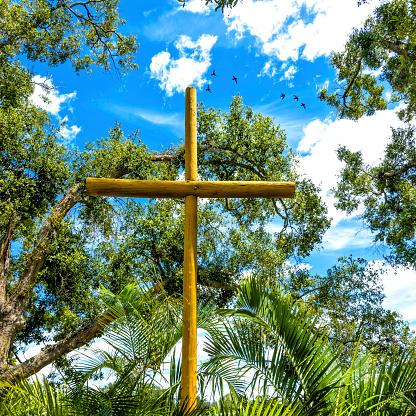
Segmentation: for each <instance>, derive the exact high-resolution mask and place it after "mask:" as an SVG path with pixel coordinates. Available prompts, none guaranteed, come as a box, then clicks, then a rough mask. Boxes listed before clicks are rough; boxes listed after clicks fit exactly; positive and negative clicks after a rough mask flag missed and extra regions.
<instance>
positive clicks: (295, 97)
mask: <svg viewBox="0 0 416 416" xmlns="http://www.w3.org/2000/svg"><path fill="white" fill-rule="evenodd" d="M211 76H214V77H216V76H217V74H216V73H215V69H214V70H213V71H212V74H211ZM233 81H235V83H236V84H237V77H235V76H234V75H233ZM205 91H208V92H211V88H209V84H208V85H207V88H206V90H205ZM280 97H282V100H283V99H284V98H285V97H286V95H285V94H283V93H282V94H280ZM293 97H294V98H293V99H294V100H296V101H298V102H299V97H298V96H297V95H293ZM300 106H301V107H303V108H304V109H305V110H306V105H305V104H304V103H301V105H300Z"/></svg>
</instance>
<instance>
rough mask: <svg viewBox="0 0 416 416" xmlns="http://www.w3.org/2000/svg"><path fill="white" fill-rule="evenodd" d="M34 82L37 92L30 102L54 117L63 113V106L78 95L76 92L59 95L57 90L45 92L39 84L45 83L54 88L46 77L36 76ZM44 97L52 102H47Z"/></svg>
mask: <svg viewBox="0 0 416 416" xmlns="http://www.w3.org/2000/svg"><path fill="white" fill-rule="evenodd" d="M33 81H34V82H36V85H35V91H34V92H33V94H32V95H31V96H30V100H31V101H32V103H33V104H35V105H36V106H38V107H40V108H42V109H43V110H46V111H47V112H48V113H51V114H52V115H54V116H58V114H59V112H60V111H61V105H62V104H64V103H69V102H70V101H71V100H72V99H74V98H75V97H76V95H77V93H76V91H74V92H71V93H69V94H59V92H58V91H57V90H56V89H52V90H49V91H45V90H44V89H43V88H42V87H41V86H40V85H38V84H42V83H44V84H46V85H47V86H49V87H52V82H51V80H50V79H47V78H46V77H41V76H39V75H35V76H34V77H33ZM42 96H46V97H47V98H48V100H49V101H50V102H49V103H47V102H45V101H44V99H43V98H42ZM70 111H71V109H70Z"/></svg>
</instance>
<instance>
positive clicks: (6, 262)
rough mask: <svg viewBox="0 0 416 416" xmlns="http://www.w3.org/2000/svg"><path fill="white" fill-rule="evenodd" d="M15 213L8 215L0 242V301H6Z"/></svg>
mask: <svg viewBox="0 0 416 416" xmlns="http://www.w3.org/2000/svg"><path fill="white" fill-rule="evenodd" d="M16 218H17V213H16V212H13V213H12V215H10V219H9V223H8V224H7V228H6V232H5V234H4V236H3V238H2V239H1V243H0V302H5V301H6V287H7V280H8V274H9V266H10V255H11V253H10V247H11V243H12V236H13V230H14V227H15V225H16Z"/></svg>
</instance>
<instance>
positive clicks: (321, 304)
mask: <svg viewBox="0 0 416 416" xmlns="http://www.w3.org/2000/svg"><path fill="white" fill-rule="evenodd" d="M380 274H381V272H380V270H378V269H377V268H376V267H374V266H372V265H371V264H369V263H367V261H366V260H364V259H362V258H358V259H354V258H353V257H352V256H349V257H341V258H339V259H338V261H337V263H336V264H335V265H334V266H333V267H331V268H330V269H328V270H327V274H326V275H318V274H315V275H311V273H310V271H309V270H307V269H305V268H302V267H294V268H291V269H289V271H288V272H287V271H285V272H284V273H283V276H282V277H281V278H280V279H279V281H280V282H281V284H282V285H283V287H284V288H285V290H287V291H288V292H289V293H291V295H292V296H293V298H294V299H295V300H297V301H300V302H302V303H304V304H305V305H306V306H307V307H308V308H310V309H311V310H313V311H314V312H315V313H316V314H318V315H320V316H322V319H325V322H326V326H325V332H326V334H327V337H328V339H329V340H331V342H332V343H333V345H335V346H336V347H337V348H340V351H341V358H342V360H343V364H344V365H345V364H346V365H349V364H348V363H350V360H351V359H352V357H353V356H354V354H355V353H356V346H357V343H358V342H359V344H360V350H362V351H371V352H372V353H374V354H375V355H378V356H383V355H384V354H386V353H387V354H391V353H392V352H393V351H394V350H400V351H402V350H410V349H412V348H414V337H413V331H411V330H410V328H409V325H408V323H407V322H404V321H403V319H402V318H401V316H400V314H398V312H396V311H391V310H386V309H384V308H383V306H382V302H383V300H384V299H385V297H386V296H385V295H384V293H383V285H382V283H381V279H380Z"/></svg>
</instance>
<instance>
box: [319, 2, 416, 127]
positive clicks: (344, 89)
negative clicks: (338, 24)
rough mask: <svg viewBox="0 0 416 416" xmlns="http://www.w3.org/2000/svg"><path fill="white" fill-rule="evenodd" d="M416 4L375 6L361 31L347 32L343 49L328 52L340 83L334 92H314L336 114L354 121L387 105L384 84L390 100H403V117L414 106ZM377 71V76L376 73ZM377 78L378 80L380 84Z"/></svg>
mask: <svg viewBox="0 0 416 416" xmlns="http://www.w3.org/2000/svg"><path fill="white" fill-rule="evenodd" d="M415 12H416V5H415V4H414V2H413V1H409V0H393V1H391V2H388V3H385V4H383V5H381V6H380V7H378V8H377V9H376V10H375V11H374V15H373V16H372V17H370V18H368V19H367V20H366V21H365V23H364V25H363V27H362V28H361V29H355V30H354V31H353V33H352V34H351V35H350V38H349V40H348V42H347V43H346V45H345V49H344V51H342V52H339V53H333V54H332V56H331V64H332V66H333V67H334V68H336V70H337V71H338V80H339V82H340V83H341V82H343V84H342V85H340V86H339V88H338V89H337V91H335V92H334V93H329V92H328V89H327V88H323V89H322V90H320V91H319V98H320V99H321V101H323V100H325V101H327V102H328V104H330V105H331V106H334V107H335V108H336V109H337V113H338V115H339V117H341V118H344V117H345V118H350V119H354V120H357V119H358V118H360V117H361V116H362V115H364V114H365V115H372V114H374V112H375V111H376V110H383V109H385V108H387V104H388V102H387V101H386V99H385V98H383V91H384V85H383V83H384V82H386V83H387V84H388V85H389V87H390V88H391V92H392V96H391V102H399V101H402V102H404V103H405V104H406V107H405V108H404V109H402V110H400V111H399V113H398V114H399V117H400V118H401V119H403V120H405V121H410V120H411V119H412V118H413V115H414V112H415V110H416V89H415V85H416V84H415V80H416V78H415V76H416V72H415V71H416V57H415V53H416V35H415V33H416V30H415V29H416V23H415V20H414V15H415ZM377 71H381V76H380V78H379V80H377V75H376V74H375V72H377ZM380 81H381V82H380Z"/></svg>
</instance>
